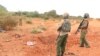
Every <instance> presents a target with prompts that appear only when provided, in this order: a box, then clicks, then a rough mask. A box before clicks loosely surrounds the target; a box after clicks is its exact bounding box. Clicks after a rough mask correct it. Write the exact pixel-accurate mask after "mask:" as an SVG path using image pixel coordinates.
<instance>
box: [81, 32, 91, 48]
mask: <svg viewBox="0 0 100 56" xmlns="http://www.w3.org/2000/svg"><path fill="white" fill-rule="evenodd" d="M86 33H87V32H86V31H81V36H80V47H84V45H85V46H86V47H89V44H88V42H87V40H86V38H85V37H86Z"/></svg>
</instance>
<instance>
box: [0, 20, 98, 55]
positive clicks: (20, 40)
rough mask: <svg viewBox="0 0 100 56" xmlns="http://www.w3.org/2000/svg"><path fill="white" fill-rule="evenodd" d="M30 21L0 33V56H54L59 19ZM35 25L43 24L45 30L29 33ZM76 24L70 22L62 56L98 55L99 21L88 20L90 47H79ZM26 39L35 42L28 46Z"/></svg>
mask: <svg viewBox="0 0 100 56" xmlns="http://www.w3.org/2000/svg"><path fill="white" fill-rule="evenodd" d="M32 22H33V24H26V23H24V24H23V26H18V27H17V28H16V29H15V30H13V31H7V32H3V33H0V56H56V37H57V34H58V33H57V31H56V30H57V27H58V24H59V23H60V21H58V20H47V21H45V20H40V19H33V20H32ZM37 26H45V27H46V29H47V30H46V31H44V32H43V33H39V34H33V33H30V32H31V31H32V29H33V27H37ZM77 26H78V23H75V22H74V23H73V24H72V30H71V33H69V38H68V44H67V45H66V52H65V54H64V56H100V38H99V37H100V21H97V20H90V24H89V30H88V34H87V40H88V42H89V44H90V46H91V47H90V48H85V47H79V36H80V34H79V33H78V34H77V35H75V34H74V32H75V30H76V29H77ZM18 35H19V37H18ZM27 41H32V42H35V43H36V44H34V45H33V46H28V45H27V44H26V43H27Z"/></svg>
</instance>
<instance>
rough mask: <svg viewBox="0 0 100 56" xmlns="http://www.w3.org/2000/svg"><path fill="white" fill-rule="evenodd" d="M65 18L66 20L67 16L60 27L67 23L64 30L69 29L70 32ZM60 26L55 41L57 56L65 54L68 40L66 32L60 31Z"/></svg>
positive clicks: (69, 26)
mask: <svg viewBox="0 0 100 56" xmlns="http://www.w3.org/2000/svg"><path fill="white" fill-rule="evenodd" d="M67 18H68V15H67V16H64V22H63V23H62V25H63V24H64V23H66V22H67V23H68V27H66V28H69V31H68V32H70V29H71V24H70V22H69V20H68V19H67ZM62 25H61V26H60V27H59V28H58V32H60V34H59V36H58V39H57V56H63V54H64V52H65V46H66V42H67V38H68V32H65V31H63V30H62V27H64V26H62Z"/></svg>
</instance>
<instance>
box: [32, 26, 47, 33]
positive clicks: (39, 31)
mask: <svg viewBox="0 0 100 56" xmlns="http://www.w3.org/2000/svg"><path fill="white" fill-rule="evenodd" d="M45 30H46V28H45V27H40V26H39V27H37V28H34V29H33V30H32V32H31V33H35V34H37V33H42V32H43V31H45Z"/></svg>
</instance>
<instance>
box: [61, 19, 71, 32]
mask: <svg viewBox="0 0 100 56" xmlns="http://www.w3.org/2000/svg"><path fill="white" fill-rule="evenodd" d="M70 29H71V24H70V22H69V21H65V22H64V23H63V24H62V26H61V31H63V32H70Z"/></svg>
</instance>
